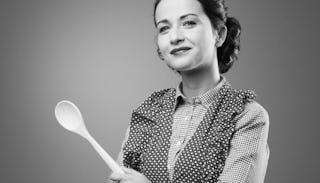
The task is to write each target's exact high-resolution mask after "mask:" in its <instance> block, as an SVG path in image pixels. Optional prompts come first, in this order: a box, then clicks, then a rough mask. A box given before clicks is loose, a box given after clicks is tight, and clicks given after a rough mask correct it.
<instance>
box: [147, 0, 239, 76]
mask: <svg viewBox="0 0 320 183" xmlns="http://www.w3.org/2000/svg"><path fill="white" fill-rule="evenodd" d="M197 1H198V2H199V3H200V4H201V6H202V9H203V11H204V13H205V14H206V15H207V16H208V18H209V19H210V22H211V24H212V26H213V27H214V28H215V29H217V30H218V31H219V30H220V28H221V26H223V25H225V26H226V27H227V30H228V31H227V36H226V39H225V41H224V43H223V44H222V46H220V47H218V48H217V56H218V65H219V71H220V73H222V74H223V73H226V72H227V71H228V70H229V69H230V68H231V66H232V65H233V63H234V62H235V61H236V60H237V59H238V57H237V55H238V53H239V51H240V32H241V26H240V23H239V21H238V20H237V19H235V18H233V17H228V15H227V10H228V8H227V7H226V6H225V4H224V0H197ZM160 2H161V0H156V1H155V3H154V11H153V15H154V23H155V24H156V20H155V13H156V9H157V6H158V4H159V3H160Z"/></svg>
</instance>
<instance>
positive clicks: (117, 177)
mask: <svg viewBox="0 0 320 183" xmlns="http://www.w3.org/2000/svg"><path fill="white" fill-rule="evenodd" d="M124 177H125V174H122V173H117V172H112V174H111V175H110V179H111V180H113V181H119V180H122V179H123V178H124Z"/></svg>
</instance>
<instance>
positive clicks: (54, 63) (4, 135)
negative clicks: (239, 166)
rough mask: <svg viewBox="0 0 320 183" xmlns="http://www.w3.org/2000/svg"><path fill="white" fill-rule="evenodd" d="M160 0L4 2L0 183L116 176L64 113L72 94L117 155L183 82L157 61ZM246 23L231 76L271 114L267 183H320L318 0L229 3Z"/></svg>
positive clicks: (0, 17)
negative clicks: (148, 103)
mask: <svg viewBox="0 0 320 183" xmlns="http://www.w3.org/2000/svg"><path fill="white" fill-rule="evenodd" d="M152 4H153V0H136V1H132V0H130V1H129V0H128V1H119V0H118V1H117V0H91V1H89V0H87V1H85V0H55V1H53V0H50V1H49V0H1V3H0V23H1V24H0V26H1V27H0V63H1V65H0V84H1V90H0V107H1V108H0V116H1V123H0V145H1V146H0V147H1V150H0V153H1V154H0V182H3V183H16V182H28V183H42V182H45V183H67V182H68V183H87V182H97V183H98V182H105V180H106V179H107V177H108V175H109V173H110V171H109V169H108V168H107V167H106V165H105V164H104V162H103V161H102V159H101V158H100V157H99V156H98V154H97V153H96V152H95V151H94V150H93V149H92V148H91V146H90V145H89V144H88V143H87V142H86V141H85V140H84V139H82V138H81V137H80V136H77V135H75V134H72V133H70V132H68V131H66V130H64V129H63V128H62V127H61V126H60V125H59V124H58V123H57V122H56V120H55V118H54V106H55V104H56V103H57V102H58V101H60V100H62V99H69V100H72V101H74V102H75V103H76V104H77V105H78V106H79V107H80V109H81V111H82V113H83V115H84V117H85V120H86V123H87V127H88V129H89V131H90V132H91V134H92V135H93V136H94V137H95V138H96V139H97V141H98V142H99V143H100V144H101V145H102V146H103V147H104V148H105V149H107V151H108V152H109V153H110V154H111V155H112V156H113V157H116V156H117V153H118V151H119V148H120V142H121V140H122V139H123V136H124V133H125V129H126V127H127V125H128V123H129V119H130V113H131V111H132V110H133V108H134V107H136V106H137V105H139V104H140V103H141V102H142V101H143V100H144V99H145V98H146V97H147V96H148V95H149V94H150V93H151V92H152V91H154V90H157V89H161V88H166V87H175V85H176V84H177V83H178V81H179V77H178V75H176V74H174V73H173V72H172V71H171V70H170V69H168V68H167V67H166V66H165V64H164V63H162V62H161V61H160V60H159V59H158V58H157V56H156V52H155V45H154V35H155V30H154V27H153V22H152ZM227 4H228V5H229V7H230V10H231V11H230V13H231V15H233V16H235V17H237V18H238V19H239V20H240V22H241V24H242V26H243V33H242V38H241V39H242V44H241V48H242V49H241V53H240V59H239V62H237V63H236V64H235V66H234V67H233V68H232V70H231V71H230V72H229V73H228V74H227V75H226V77H227V78H228V79H229V80H230V81H231V82H232V83H233V85H234V86H235V87H236V88H242V89H255V91H256V93H257V94H258V101H259V102H260V103H261V104H262V105H263V106H264V107H265V108H266V109H267V110H268V112H269V115H270V133H269V145H270V149H271V156H270V161H269V167H268V171H267V175H266V181H265V182H266V183H275V182H288V183H289V182H317V180H318V172H319V169H320V166H319V164H320V161H319V160H320V157H319V154H320V148H319V145H318V144H319V142H318V140H319V127H320V125H319V123H318V122H319V118H318V117H317V114H318V109H319V107H318V104H319V97H318V95H317V93H319V82H318V78H319V75H318V73H317V70H318V69H319V66H320V64H319V61H320V60H319V51H318V47H319V46H318V43H319V41H320V40H319V36H318V35H319V32H320V28H319V17H320V16H319V13H317V12H318V9H319V6H318V3H317V1H315V0H314V1H311V0H306V1H303V3H302V1H291V0H282V1H278V0H268V1H259V0H257V1H249V0H241V1H239V0H228V1H227Z"/></svg>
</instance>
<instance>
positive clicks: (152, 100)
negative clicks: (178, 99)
mask: <svg viewBox="0 0 320 183" xmlns="http://www.w3.org/2000/svg"><path fill="white" fill-rule="evenodd" d="M175 93H176V90H175V89H174V88H165V89H160V90H156V91H153V92H152V93H151V94H149V96H148V97H147V98H146V99H144V100H143V102H142V103H141V104H140V105H139V106H138V107H137V110H138V109H141V108H146V107H150V106H155V105H158V104H159V103H162V102H164V101H166V99H167V100H168V99H171V100H172V99H173V97H174V96H175Z"/></svg>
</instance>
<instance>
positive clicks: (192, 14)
mask: <svg viewBox="0 0 320 183" xmlns="http://www.w3.org/2000/svg"><path fill="white" fill-rule="evenodd" d="M188 16H196V17H198V15H197V14H194V13H188V14H186V15H182V16H181V17H180V19H181V20H182V19H185V18H186V17H188Z"/></svg>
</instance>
